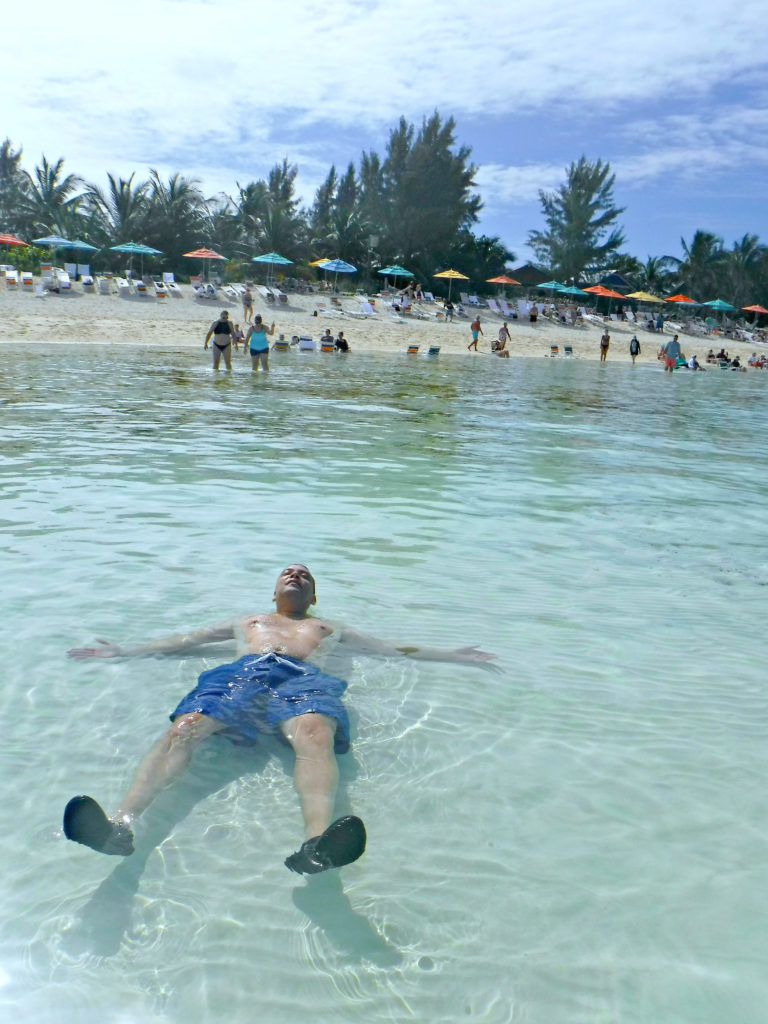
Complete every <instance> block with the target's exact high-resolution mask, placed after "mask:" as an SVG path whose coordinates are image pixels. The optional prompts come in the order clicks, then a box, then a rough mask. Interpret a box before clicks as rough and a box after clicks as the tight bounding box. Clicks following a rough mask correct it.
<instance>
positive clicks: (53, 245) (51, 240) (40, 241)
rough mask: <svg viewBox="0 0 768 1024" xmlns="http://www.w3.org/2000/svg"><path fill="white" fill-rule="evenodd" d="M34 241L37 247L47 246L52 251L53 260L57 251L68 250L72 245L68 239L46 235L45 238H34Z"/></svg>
mask: <svg viewBox="0 0 768 1024" xmlns="http://www.w3.org/2000/svg"><path fill="white" fill-rule="evenodd" d="M32 241H33V242H34V243H35V245H47V246H48V248H49V249H50V250H51V259H53V254H54V253H55V251H56V250H57V249H66V248H67V246H69V245H71V244H72V243H71V242H70V241H69V239H68V238H62V237H61V235H46V236H45V238H33V239H32Z"/></svg>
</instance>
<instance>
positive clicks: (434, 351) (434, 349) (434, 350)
mask: <svg viewBox="0 0 768 1024" xmlns="http://www.w3.org/2000/svg"><path fill="white" fill-rule="evenodd" d="M427 355H428V356H439V355H440V346H439V345H430V346H429V348H428V349H427Z"/></svg>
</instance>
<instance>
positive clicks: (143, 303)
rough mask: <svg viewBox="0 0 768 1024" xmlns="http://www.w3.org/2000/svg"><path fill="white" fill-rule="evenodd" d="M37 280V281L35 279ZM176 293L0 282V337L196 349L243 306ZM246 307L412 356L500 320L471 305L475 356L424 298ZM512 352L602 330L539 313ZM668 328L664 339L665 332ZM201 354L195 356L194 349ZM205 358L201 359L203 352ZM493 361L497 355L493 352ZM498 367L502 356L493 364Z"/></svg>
mask: <svg viewBox="0 0 768 1024" xmlns="http://www.w3.org/2000/svg"><path fill="white" fill-rule="evenodd" d="M37 283H38V282H37V279H36V280H35V284H37ZM181 290H182V296H183V297H182V298H180V299H179V298H173V297H170V296H169V297H167V298H164V299H158V298H156V297H155V296H149V297H146V298H140V297H137V296H132V297H131V298H123V297H121V296H118V295H117V294H110V295H100V294H98V293H84V292H83V290H82V288H81V287H80V285H79V284H73V286H72V290H71V291H70V292H68V293H66V294H61V295H57V294H54V293H47V294H46V295H45V296H44V297H39V296H38V295H36V294H35V293H34V292H33V291H32V292H30V291H23V290H22V289H21V287H19V288H18V289H14V290H11V289H9V288H7V286H5V284H4V282H2V281H0V315H2V321H3V339H4V340H5V341H13V342H19V341H21V342H30V343H33V344H49V343H51V342H84V343H98V344H104V343H108V344H133V345H153V346H169V347H178V346H184V347H197V346H199V347H200V349H201V350H202V346H203V340H204V338H205V334H206V332H207V330H208V327H209V326H210V324H211V322H212V321H213V320H215V319H216V318H217V316H218V314H219V311H220V310H221V309H225V308H226V309H229V311H230V318H231V319H232V321H233V322H234V323H240V324H241V326H243V317H242V306H241V305H240V303H239V302H238V301H235V300H234V299H226V298H225V299H222V298H221V296H220V297H219V299H218V300H215V301H214V300H201V299H198V298H195V297H193V295H192V290H191V288H190V287H189V286H188V285H182V286H181ZM253 298H254V310H255V312H256V313H261V314H262V316H263V317H264V319H265V321H266V322H267V323H271V322H272V321H273V320H274V322H275V338H277V337H278V336H279V335H280V334H284V335H285V337H286V339H288V340H290V338H291V337H292V336H293V335H311V336H312V337H313V338H314V339H315V340H318V339H319V338H320V335H321V334H322V333H323V331H324V329H325V328H326V327H329V328H330V330H331V331H332V332H333V333H334V334H337V333H338V331H339V330H343V331H344V335H345V337H346V338H347V340H348V341H349V344H350V347H351V349H352V351H353V352H381V353H403V352H405V351H406V350H407V349H408V346H409V345H418V346H419V355H423V354H425V353H426V352H427V349H428V348H429V347H430V346H432V345H438V346H439V347H440V353H441V354H445V355H462V356H464V357H466V358H467V359H477V358H483V357H488V356H489V355H490V343H491V340H492V339H495V338H496V336H497V333H498V329H499V327H500V326H501V323H502V321H501V319H500V318H499V317H498V316H496V315H494V314H492V313H490V312H489V311H488V310H487V309H481V310H479V311H478V312H479V316H480V321H481V324H482V329H483V332H484V333H483V335H482V336H481V338H480V344H479V349H480V351H479V353H475V352H468V351H467V345H468V343H469V342H470V340H471V335H470V329H469V324H470V319H469V318H466V317H465V318H457V319H456V320H455V321H454V322H453V323H445V322H440V321H438V320H437V319H436V315H435V314H436V312H437V311H438V310H442V304H438V303H424V304H423V305H419V306H418V307H417V308H418V310H419V312H420V314H421V315H422V316H423V317H424V319H418V318H417V317H412V316H407V317H402V318H400V319H399V320H395V319H393V318H392V317H391V316H390V315H389V314H388V312H387V311H386V308H385V307H384V303H383V300H381V299H377V300H376V309H377V312H376V315H375V316H372V317H367V318H362V317H360V316H359V315H357V316H356V315H352V314H354V313H355V312H357V311H358V310H359V308H360V297H359V296H355V295H351V294H350V295H342V296H341V303H342V307H343V309H345V310H347V311H348V312H347V313H339V312H336V311H332V312H319V313H318V315H317V316H315V315H314V312H315V310H316V309H317V306H318V304H324V305H325V306H328V305H330V301H329V299H328V297H327V296H326V295H324V294H321V293H317V294H309V295H293V294H289V295H288V303H287V305H283V304H280V305H278V307H277V308H275V307H274V306H273V305H272V304H270V303H267V302H266V301H265V300H264V299H263V298H262V297H261V295H260V294H259V293H258V292H257V291H254V293H253ZM508 325H509V330H510V334H511V343H510V344H509V345H508V347H509V349H510V355H511V356H512V357H513V358H514V357H527V358H542V357H545V356H547V357H548V356H550V352H551V346H552V345H557V346H558V347H559V358H564V348H565V346H566V345H570V346H572V348H573V355H574V357H575V358H580V359H598V358H599V354H600V353H599V339H600V336H601V334H602V332H603V328H602V327H601V326H600V325H599V324H596V323H592V322H588V323H586V324H585V325H582V326H578V327H566V326H564V325H560V324H557V323H554V322H551V321H549V320H548V319H547V318H545V317H541V316H540V317H539V320H538V323H537V324H536V325H531V324H530V323H528V322H525V323H519V322H518V321H516V320H511V321H508ZM607 326H608V328H609V332H610V335H611V347H610V350H609V352H608V362H609V363H611V362H625V363H626V362H630V361H631V360H630V356H629V341H630V338H631V337H632V335H633V334H637V336H638V339H639V341H640V344H641V347H642V353H641V355H640V356H639V357H638V362H647V363H654V364H655V363H657V358H656V354H657V351H658V348H659V345H660V343H661V340H662V336H661V335H658V334H655V333H651V332H649V331H647V330H645V329H640V328H638V327H637V326H634V325H632V326H630V325H629V324H625V323H617V322H615V321H610V322H608V323H607ZM671 333H672V332H671V330H670V329H669V328H667V332H665V335H664V336H663V337H665V338H669V337H670V336H671ZM680 341H681V343H682V347H683V351H684V352H685V354H686V355H687V356H690V355H691V354H692V353H694V352H695V353H696V354H697V356H698V357H699V359H700V360H701V361H702V363H703V362H704V357H705V355H706V353H707V351H708V350H709V348H714V349H715V351H717V350H719V348H720V346H721V345H724V346H725V348H726V349H727V351H728V352H729V353H730V354H731V356H733V355H735V354H738V355H739V357H740V359H741V362H742V363H743V364H744V363H746V360H747V358H748V356H749V354H750V353H751V352H752V351H754V350H755V348H756V346H755V345H754V344H751V343H748V342H740V341H734V340H733V339H730V338H727V339H723V338H721V336H720V335H719V334H717V333H713V334H712V335H710V336H709V337H694V336H690V335H685V334H682V335H681V336H680ZM201 357H203V356H202V352H201ZM204 358H206V359H207V358H209V357H208V355H207V354H206V355H205V356H204ZM494 358H496V357H494ZM498 362H499V364H500V366H501V364H503V363H505V362H507V361H506V360H498Z"/></svg>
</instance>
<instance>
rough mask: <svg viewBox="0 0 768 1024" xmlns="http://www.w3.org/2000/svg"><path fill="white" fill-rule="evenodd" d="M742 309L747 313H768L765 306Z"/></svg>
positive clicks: (744, 307)
mask: <svg viewBox="0 0 768 1024" xmlns="http://www.w3.org/2000/svg"><path fill="white" fill-rule="evenodd" d="M741 308H742V309H743V310H744V311H745V312H746V313H768V309H766V308H765V306H742V307H741Z"/></svg>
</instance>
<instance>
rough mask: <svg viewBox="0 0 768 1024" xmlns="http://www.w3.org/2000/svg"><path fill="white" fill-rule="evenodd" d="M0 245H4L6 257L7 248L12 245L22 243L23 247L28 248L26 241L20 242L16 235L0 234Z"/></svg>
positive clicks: (6, 255) (6, 256)
mask: <svg viewBox="0 0 768 1024" xmlns="http://www.w3.org/2000/svg"><path fill="white" fill-rule="evenodd" d="M0 245H4V246H5V258H6V259H8V249H9V248H10V246H12V245H23V246H24V248H25V249H27V248H29V246H28V245H27V243H26V242H22V240H21V239H20V238H17V237H16V235H0Z"/></svg>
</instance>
